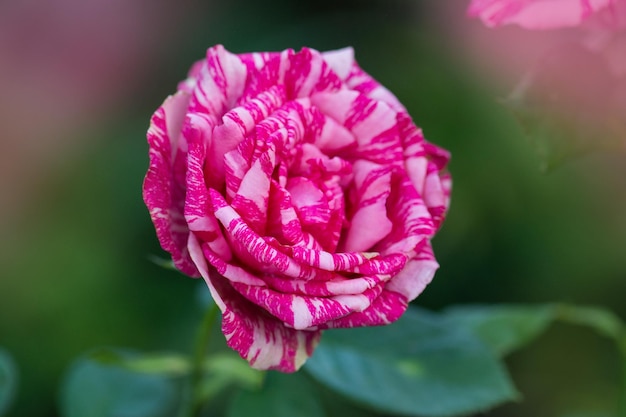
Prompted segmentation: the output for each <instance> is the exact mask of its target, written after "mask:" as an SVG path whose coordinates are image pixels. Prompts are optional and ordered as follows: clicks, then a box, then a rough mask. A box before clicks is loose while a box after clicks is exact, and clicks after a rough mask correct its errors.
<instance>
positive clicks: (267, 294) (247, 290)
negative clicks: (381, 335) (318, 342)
mask: <svg viewBox="0 0 626 417" xmlns="http://www.w3.org/2000/svg"><path fill="white" fill-rule="evenodd" d="M232 286H233V288H235V289H236V290H237V291H238V292H239V293H240V294H241V295H243V296H244V297H245V298H246V299H248V300H250V301H251V302H253V303H254V304H255V305H257V306H261V307H263V308H264V309H265V310H267V311H268V312H269V313H270V314H272V315H273V316H274V317H276V318H278V319H279V320H281V321H282V322H283V323H285V324H286V325H288V326H289V327H293V328H294V329H297V330H304V329H310V328H312V327H315V326H318V325H320V324H323V323H326V322H328V321H331V320H336V319H338V318H341V317H345V316H347V315H349V314H351V313H354V312H361V311H363V310H365V309H367V308H368V307H369V306H370V304H371V302H372V300H374V299H376V297H378V295H379V294H380V292H381V291H382V288H381V287H378V286H374V287H373V288H370V289H367V290H365V291H364V292H362V293H360V294H345V295H336V296H332V297H328V298H325V297H311V296H302V295H298V294H285V293H281V292H277V291H274V290H273V289H271V288H268V287H266V286H253V285H246V284H242V283H237V282H236V283H233V284H232Z"/></svg>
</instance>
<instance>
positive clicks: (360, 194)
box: [343, 160, 393, 252]
mask: <svg viewBox="0 0 626 417" xmlns="http://www.w3.org/2000/svg"><path fill="white" fill-rule="evenodd" d="M390 183H391V170H390V167H389V166H381V165H378V164H375V163H372V162H368V161H364V160H359V161H357V162H355V164H354V192H355V194H356V198H357V199H358V200H357V201H356V202H355V208H356V210H355V213H354V215H353V216H352V218H351V219H350V228H349V229H348V231H347V237H346V241H345V243H344V246H343V251H345V252H363V251H367V250H369V249H371V248H372V247H373V246H374V245H375V244H376V243H378V242H379V241H380V240H381V239H383V238H384V237H385V236H386V235H387V234H389V232H390V231H391V229H392V227H393V225H392V223H391V221H390V220H389V219H388V218H387V208H386V203H387V197H388V196H389V193H390V188H391V187H390ZM373 219H375V221H372V220H373Z"/></svg>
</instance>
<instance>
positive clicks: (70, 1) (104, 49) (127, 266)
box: [0, 0, 626, 417]
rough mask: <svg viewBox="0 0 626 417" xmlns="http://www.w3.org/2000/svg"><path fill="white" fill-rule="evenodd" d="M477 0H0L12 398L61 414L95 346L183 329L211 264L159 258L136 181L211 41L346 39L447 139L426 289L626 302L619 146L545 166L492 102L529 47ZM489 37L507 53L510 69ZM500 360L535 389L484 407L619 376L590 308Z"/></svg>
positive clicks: (547, 398) (554, 409) (0, 168)
mask: <svg viewBox="0 0 626 417" xmlns="http://www.w3.org/2000/svg"><path fill="white" fill-rule="evenodd" d="M465 7H466V2H465V1H464V0H421V1H420V0H334V1H331V0H301V1H289V0H270V1H266V2H257V1H254V0H232V1H228V2H226V1H205V2H195V1H191V0H183V1H180V2H171V1H166V0H136V1H133V2H128V1H123V0H90V1H79V0H59V1H57V2H44V1H38V0H24V1H20V0H8V1H5V2H1V3H0V91H2V94H0V149H1V150H0V346H3V347H4V348H6V349H7V350H8V351H9V352H10V353H11V354H12V355H13V356H14V358H15V360H16V362H17V364H18V367H19V371H20V386H19V395H18V398H17V401H16V402H15V404H14V406H13V407H12V410H11V412H10V413H9V415H10V416H20V417H21V416H28V417H38V416H41V417H44V416H45V417H54V416H57V415H58V396H59V386H60V382H61V380H62V378H63V374H64V372H65V371H66V370H67V368H68V367H69V366H70V364H71V362H72V360H73V359H74V358H76V357H77V356H79V355H81V354H82V353H84V352H86V351H88V350H89V349H92V348H94V347H97V346H123V347H128V348H132V349H137V350H142V351H159V350H168V349H171V350H179V351H182V352H187V351H189V350H190V344H191V341H192V339H193V335H194V327H195V325H196V324H197V322H198V320H199V317H200V314H201V311H200V308H199V306H198V286H199V285H201V283H199V282H197V281H194V280H192V279H189V278H186V277H184V276H182V275H180V274H178V273H176V272H175V271H171V270H167V269H163V268H161V267H159V266H157V265H156V264H155V263H154V262H152V261H150V257H151V256H154V255H156V256H161V257H164V256H165V254H164V253H163V252H162V251H161V250H160V248H159V245H158V242H157V240H156V236H155V233H154V230H153V227H152V224H151V222H150V218H149V216H148V213H147V210H146V209H145V207H144V205H143V202H142V199H141V184H142V180H143V175H144V173H145V170H146V168H147V161H148V159H147V144H146V141H145V131H146V128H147V126H148V121H149V118H150V116H151V114H152V112H153V111H154V110H155V109H156V108H157V107H158V106H159V105H160V104H161V102H162V101H163V99H164V98H165V97H166V96H167V95H168V94H170V93H172V92H173V91H174V89H175V87H176V84H177V82H178V81H179V80H181V79H183V78H184V77H185V74H186V71H187V69H188V67H189V66H190V64H191V63H192V62H193V61H195V60H197V59H199V58H201V57H202V56H203V54H204V53H205V51H206V49H207V47H209V46H211V45H214V44H217V43H221V44H224V45H225V46H226V48H227V49H229V50H231V51H234V52H245V51H256V50H280V49H284V48H288V47H292V48H294V49H299V48H300V47H302V46H310V47H313V48H316V49H319V50H328V49H335V48H340V47H343V46H347V45H351V46H353V47H354V48H355V50H356V56H357V59H358V61H359V62H360V64H361V66H362V67H363V68H364V69H366V70H367V71H368V72H369V73H370V74H372V75H373V76H374V77H375V78H377V79H378V80H379V81H380V82H381V83H382V84H384V85H386V86H387V87H388V88H389V89H390V90H391V91H393V92H394V93H395V94H396V95H397V96H398V98H399V99H400V101H401V102H403V103H404V104H405V106H406V107H407V108H408V110H409V112H410V113H411V114H412V116H413V117H414V120H415V122H416V123H417V124H418V125H420V126H421V127H422V128H423V129H424V132H425V135H426V137H427V138H428V139H429V140H430V141H432V142H434V143H437V144H438V145H441V146H443V147H445V148H447V149H449V150H450V151H451V152H452V155H453V159H452V162H451V164H450V171H451V172H452V175H453V178H454V190H453V198H452V208H451V211H450V214H449V217H448V219H447V221H446V223H445V225H444V227H443V229H442V231H441V232H440V234H439V235H438V236H437V237H436V239H435V241H434V246H435V252H436V255H437V258H438V260H439V262H440V264H441V269H440V270H439V272H438V273H437V275H436V278H435V280H434V281H433V283H432V284H431V285H430V286H429V287H428V288H427V290H426V291H425V292H424V294H422V295H421V296H420V297H419V298H418V299H417V300H416V302H415V303H416V304H418V305H420V306H423V307H426V308H430V309H433V310H439V309H442V308H444V307H447V306H450V305H453V304H459V303H522V304H528V303H544V302H553V301H565V302H571V303H577V304H585V305H588V304H591V305H599V306H604V307H606V308H609V309H612V310H613V311H615V312H616V313H617V314H618V315H620V316H621V317H622V318H626V303H624V294H625V290H626V256H624V248H626V216H625V215H624V213H626V187H625V186H624V181H623V179H624V178H625V177H626V163H625V162H626V155H625V154H623V153H620V152H596V153H593V154H591V155H587V156H584V157H580V158H576V159H573V160H569V161H567V162H565V163H564V164H561V165H560V166H558V167H556V168H555V169H553V170H551V171H550V172H548V173H546V172H544V171H543V170H542V169H540V167H541V166H542V161H541V160H540V158H539V157H538V155H537V152H536V149H535V147H536V145H534V144H533V143H531V142H529V141H528V140H527V139H526V137H525V135H524V132H523V130H522V129H521V128H520V126H519V125H518V124H517V122H516V120H515V118H514V117H513V116H512V115H511V114H510V113H509V112H508V111H507V110H506V109H505V108H504V107H503V106H502V105H501V103H499V99H500V98H502V97H504V95H506V93H507V92H508V89H510V88H511V82H512V81H511V80H514V79H515V78H516V77H517V76H518V75H519V74H520V73H521V72H523V66H524V59H526V57H527V56H530V55H532V53H528V54H526V52H527V51H526V52H524V54H522V53H521V52H520V51H516V50H509V51H507V54H508V59H509V60H505V61H502V60H503V59H504V58H502V56H500V58H497V59H493V60H489V59H486V58H485V56H484V54H482V52H483V51H477V50H475V48H477V47H478V46H479V45H481V42H483V41H484V40H485V39H488V38H489V37H490V35H491V36H494V37H496V38H498V39H501V38H500V36H501V34H502V33H505V32H506V30H505V32H502V31H501V32H493V31H492V32H489V31H488V30H487V29H485V28H483V27H482V26H481V25H480V23H479V22H468V21H466V19H465V16H464V9H465ZM507 30H508V29H507ZM509 32H511V31H509ZM513 32H514V30H513ZM477 39H480V41H477ZM539 43H540V42H539ZM482 45H483V47H485V46H484V44H482ZM518 52H519V53H518ZM492 58H493V55H492ZM499 59H500V61H502V62H500V63H504V64H505V65H504V66H505V67H506V68H507V71H508V72H506V73H498V71H500V68H499V67H498V65H495V64H494V62H497V61H498V60H499ZM516 71H517V72H518V73H517V74H516ZM508 364H509V365H510V369H511V372H512V374H513V378H514V380H515V381H516V383H517V385H518V387H519V389H520V390H521V391H522V393H523V394H524V398H523V401H522V402H521V403H516V404H510V405H506V406H503V407H501V408H499V409H496V410H494V411H491V412H489V413H487V414H484V415H487V416H495V417H504V416H529V415H544V416H573V415H574V414H573V410H586V411H588V412H594V411H596V412H601V411H602V410H605V409H607V407H609V409H610V407H611V406H610V405H609V406H607V404H611V403H612V402H614V399H615V397H616V394H617V390H618V380H619V368H618V358H617V353H616V352H615V350H614V348H613V346H612V345H611V344H610V343H609V342H608V341H605V340H603V339H602V338H601V337H598V336H596V335H595V334H594V333H592V332H591V331H588V330H586V329H580V328H576V327H571V326H566V325H555V326H553V327H552V328H551V330H550V332H549V333H547V334H546V335H544V336H542V337H540V338H539V339H538V340H536V341H535V342H534V343H533V344H532V345H531V346H530V347H528V348H527V349H525V350H524V351H522V352H519V353H516V354H514V355H513V356H512V357H511V358H509V360H508ZM442 401H445V399H442Z"/></svg>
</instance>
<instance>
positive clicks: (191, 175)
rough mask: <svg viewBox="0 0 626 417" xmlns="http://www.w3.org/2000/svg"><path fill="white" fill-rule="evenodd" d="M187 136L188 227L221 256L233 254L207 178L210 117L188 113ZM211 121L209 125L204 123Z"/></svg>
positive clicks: (186, 217) (186, 212)
mask: <svg viewBox="0 0 626 417" xmlns="http://www.w3.org/2000/svg"><path fill="white" fill-rule="evenodd" d="M187 122H188V123H187V125H186V129H185V137H186V138H187V140H188V143H189V153H188V157H187V193H186V197H185V220H186V221H187V224H188V227H189V230H190V231H192V232H193V233H194V234H195V235H196V236H197V237H199V238H200V239H201V240H202V241H203V242H205V243H207V244H208V245H210V247H211V249H212V250H213V251H215V252H216V253H218V254H219V256H220V257H221V258H222V259H225V260H229V259H230V258H231V257H232V253H231V250H230V247H229V246H228V242H227V241H226V239H225V238H224V235H223V233H222V230H221V229H220V226H219V223H218V222H217V219H216V218H215V215H214V214H213V213H214V209H213V207H212V205H211V201H210V198H209V191H208V189H207V186H206V182H205V172H204V163H205V161H206V156H207V148H208V147H209V146H210V141H211V125H210V121H209V120H208V119H206V118H204V117H203V116H200V115H198V114H195V113H192V114H189V115H188V116H187ZM205 124H208V125H205Z"/></svg>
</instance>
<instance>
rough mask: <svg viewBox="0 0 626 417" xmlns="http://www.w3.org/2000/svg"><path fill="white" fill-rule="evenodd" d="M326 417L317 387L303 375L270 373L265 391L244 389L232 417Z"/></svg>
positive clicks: (233, 407)
mask: <svg viewBox="0 0 626 417" xmlns="http://www.w3.org/2000/svg"><path fill="white" fill-rule="evenodd" d="M250 416H272V417H294V416H298V417H324V416H325V413H324V410H323V408H322V405H321V403H320V401H319V396H318V395H316V392H315V385H314V384H313V383H312V382H311V381H310V380H309V379H308V378H307V377H306V375H304V374H303V373H301V372H299V373H295V374H281V373H277V372H268V373H267V378H266V380H265V383H264V385H263V388H262V389H260V390H257V391H249V390H241V391H240V392H238V393H237V395H235V397H234V399H233V402H232V405H231V407H230V409H229V412H228V417H250Z"/></svg>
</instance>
